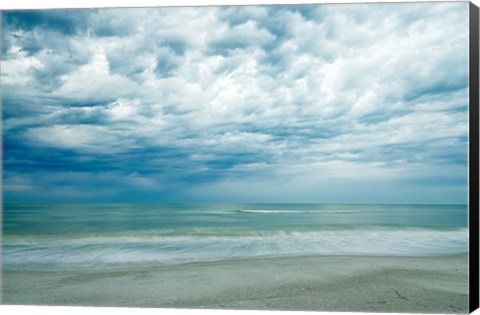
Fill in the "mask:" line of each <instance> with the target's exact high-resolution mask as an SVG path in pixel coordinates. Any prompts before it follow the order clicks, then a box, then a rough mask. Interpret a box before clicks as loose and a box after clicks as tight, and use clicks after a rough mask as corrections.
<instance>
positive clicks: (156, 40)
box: [1, 2, 468, 203]
mask: <svg viewBox="0 0 480 315" xmlns="http://www.w3.org/2000/svg"><path fill="white" fill-rule="evenodd" d="M2 17H3V19H2V23H3V24H2V26H3V29H2V36H3V37H2V40H3V43H2V44H3V45H2V63H1V66H2V69H1V71H2V72H1V75H2V76H1V83H2V101H3V133H4V161H3V163H4V178H3V180H4V182H3V192H4V198H5V200H6V201H7V202H9V201H53V200H56V201H100V200H103V201H175V202H177V201H180V202H181V201H185V202H188V201H216V202H402V203H417V202H421V203H424V202H425V203H466V200H467V143H468V111H467V110H468V99H467V97H468V85H467V84H468V18H467V17H468V3H466V2H463V3H399V4H361V5H360V4H357V5H313V6H312V5H304V6H273V7H272V6H271V7H267V6H256V7H251V6H245V7H210V8H200V7H198V8H159V9H152V8H149V9H100V10H59V11H30V12H7V13H5V12H4V13H3V15H2Z"/></svg>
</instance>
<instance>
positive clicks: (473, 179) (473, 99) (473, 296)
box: [469, 2, 479, 312]
mask: <svg viewBox="0 0 480 315" xmlns="http://www.w3.org/2000/svg"><path fill="white" fill-rule="evenodd" d="M469 11H470V12H469V14H470V20H469V21H470V23H469V24H470V56H469V57H470V58H469V60H470V62H469V63H470V69H469V70H470V73H469V115H470V117H469V133H470V134H469V231H470V235H469V236H470V237H469V246H470V248H469V250H470V251H469V277H470V279H469V280H470V281H469V304H470V305H469V311H470V312H473V311H474V310H476V309H477V308H478V306H479V305H478V303H479V301H478V300H479V272H478V269H479V183H478V182H479V174H478V172H479V168H478V164H479V156H478V154H479V148H478V147H479V109H478V107H479V92H478V90H479V61H478V59H479V46H478V45H479V21H478V20H479V9H478V7H477V6H476V5H475V4H473V3H472V2H470V7H469Z"/></svg>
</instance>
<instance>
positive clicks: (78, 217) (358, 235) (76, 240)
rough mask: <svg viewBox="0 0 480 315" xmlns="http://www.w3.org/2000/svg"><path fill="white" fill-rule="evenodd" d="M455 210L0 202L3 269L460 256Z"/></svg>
mask: <svg viewBox="0 0 480 315" xmlns="http://www.w3.org/2000/svg"><path fill="white" fill-rule="evenodd" d="M467 220H468V217H467V206H465V205H366V204H362V205H355V204H345V205H341V204H338V205H335V204H330V205H326V204H243V205H242V204H227V205H220V204H214V205H208V204H81V205H80V204H79V205H52V204H50V205H47V204H41V205H40V204H39V205H4V209H3V267H4V268H7V269H15V268H28V269H43V268H63V269H65V268H66V269H68V268H92V267H97V268H103V267H112V266H123V265H131V264H177V263H186V262H196V261H215V260H225V259H239V258H255V257H279V256H303V255H388V256H432V255H444V254H459V253H466V252H467V251H468V230H467Z"/></svg>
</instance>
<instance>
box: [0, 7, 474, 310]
mask: <svg viewBox="0 0 480 315" xmlns="http://www.w3.org/2000/svg"><path fill="white" fill-rule="evenodd" d="M420 1H422V2H425V0H417V1H415V2H420ZM346 2H348V3H359V2H404V1H400V0H390V1H388V0H386V1H385V0H376V1H358V0H350V1H347V0H343V1H342V0H336V1H335V0H329V1H318V0H317V1H315V0H310V1H308V0H307V1H305V0H303V1H301V0H300V1H298V0H230V1H220V0H196V1H194V0H176V1H167V0H136V1H135V0H81V1H59V0H41V1H38V0H37V1H35V0H2V1H1V2H0V10H5V9H33V8H36V9H44V8H90V7H97V8H99V7H145V6H193V5H219V4H229V5H242V4H243V5H244V4H292V3H346ZM472 2H473V3H475V4H476V5H477V6H480V0H473V1H472ZM0 313H1V314H40V315H42V314H52V315H60V314H61V315H64V314H67V315H77V314H94V315H96V314H107V315H112V314H115V315H116V314H119V315H133V314H135V315H137V314H138V315H153V314H162V315H210V314H211V315H217V314H218V315H264V314H265V315H306V314H309V313H310V314H319V315H322V314H323V315H327V314H336V315H344V314H353V313H320V312H317V313H312V312H284V311H223V310H178V309H133V308H100V307H95V308H94V307H58V306H57V307H46V306H8V305H7V306H5V305H2V306H0ZM363 314H364V315H370V314H368V313H363ZM376 314H379V315H380V314H381V313H376ZM475 314H476V315H480V311H476V312H475Z"/></svg>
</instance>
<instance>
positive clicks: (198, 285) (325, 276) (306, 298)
mask: <svg viewBox="0 0 480 315" xmlns="http://www.w3.org/2000/svg"><path fill="white" fill-rule="evenodd" d="M2 286H3V290H2V291H3V292H2V293H3V296H2V303H3V304H24V305H28V304H35V305H79V306H125V307H159V308H198V309H202V308H211V309H243V310H247V309H254V310H261V309H264V310H303V311H346V312H348V311H357V312H359V311H366V312H413V313H465V312H467V309H468V256H467V255H466V254H462V255H448V256H435V257H400V256H399V257H392V256H389V257H384V256H308V257H282V258H257V259H241V260H240V259H239V260H228V261H212V262H195V263H185V264H180V265H157V266H153V265H151V266H142V267H140V266H133V267H132V268H127V267H122V268H112V269H111V270H108V269H101V270H100V269H97V270H63V271H27V270H8V269H7V270H3V273H2Z"/></svg>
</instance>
